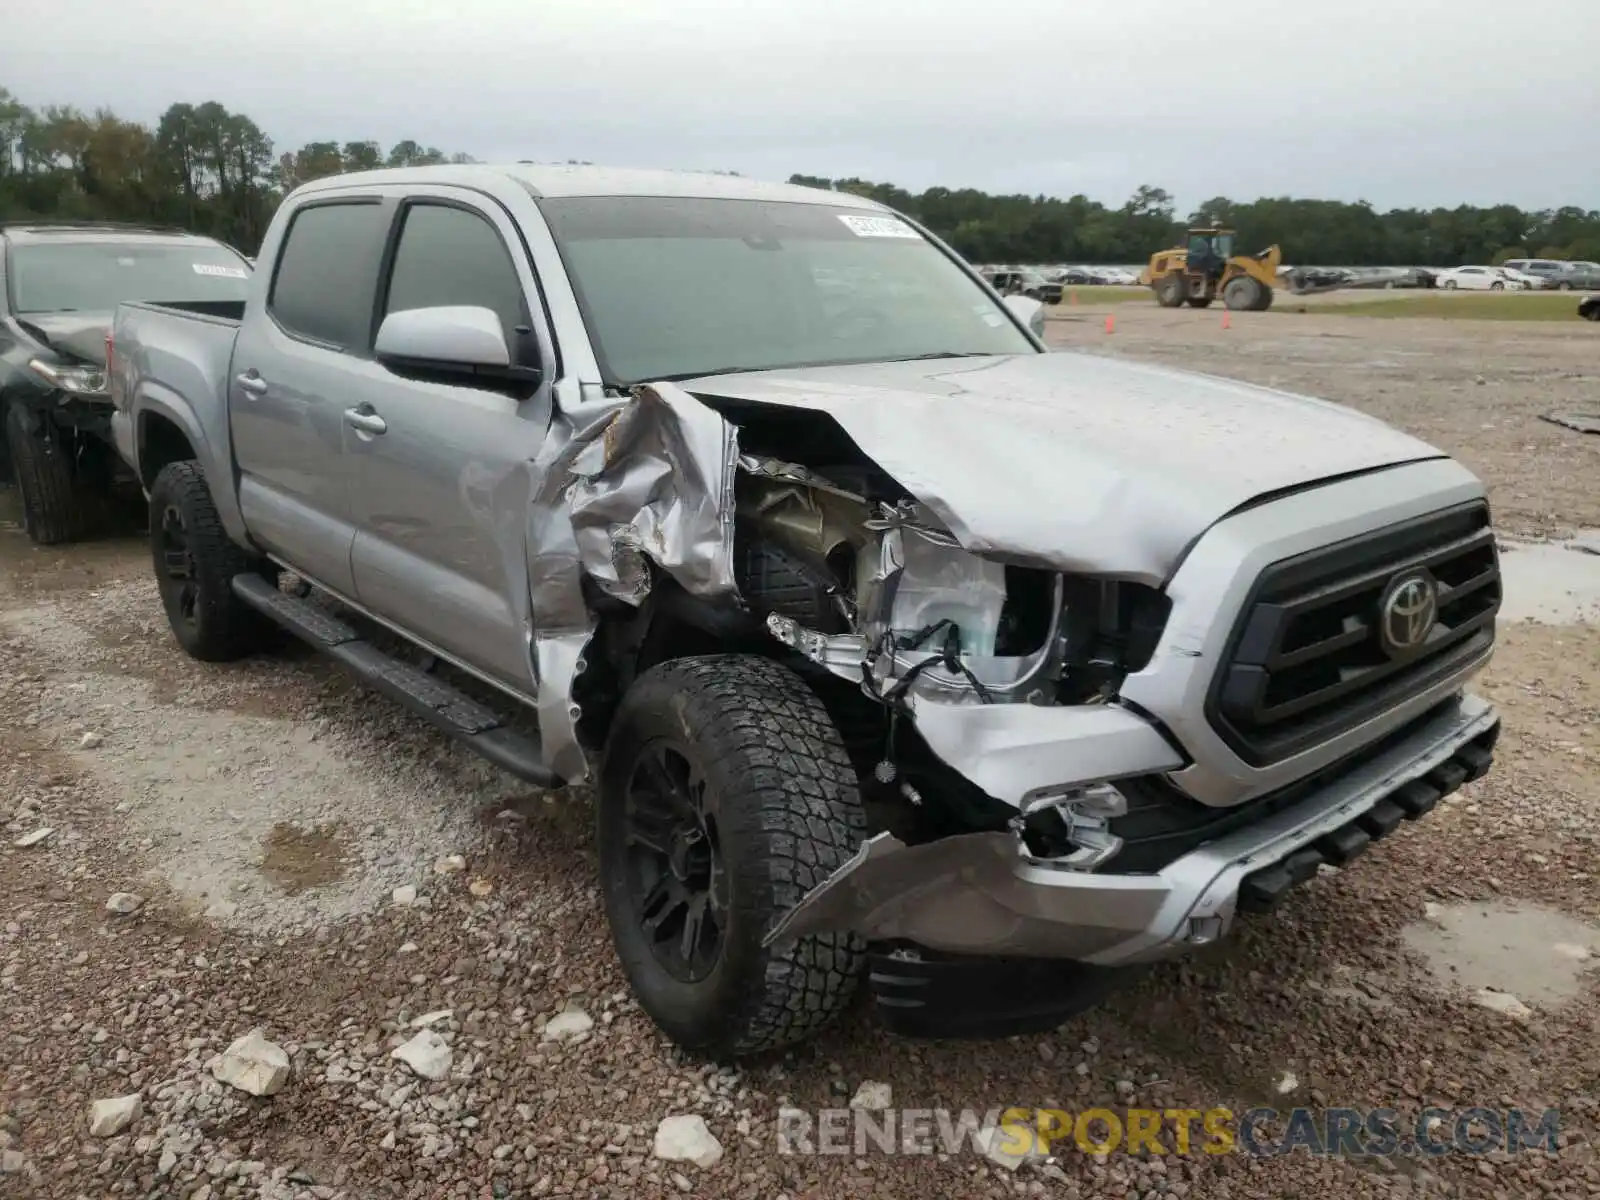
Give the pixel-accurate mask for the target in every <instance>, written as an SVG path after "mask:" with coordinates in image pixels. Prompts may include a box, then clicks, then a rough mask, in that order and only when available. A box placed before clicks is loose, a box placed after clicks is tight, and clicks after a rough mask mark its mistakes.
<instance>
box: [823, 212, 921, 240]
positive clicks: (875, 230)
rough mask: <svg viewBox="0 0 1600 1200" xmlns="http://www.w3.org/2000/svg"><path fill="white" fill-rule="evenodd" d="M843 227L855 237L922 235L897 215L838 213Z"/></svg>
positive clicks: (919, 236) (909, 236)
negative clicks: (867, 215)
mask: <svg viewBox="0 0 1600 1200" xmlns="http://www.w3.org/2000/svg"><path fill="white" fill-rule="evenodd" d="M838 217H839V220H841V221H843V222H844V224H845V228H847V229H848V230H850V232H851V233H853V234H855V235H856V236H857V237H887V238H913V239H920V238H921V237H922V235H921V234H920V233H918V232H917V231H916V230H915V229H913V228H911V226H909V225H907V224H906V223H905V222H904V221H902V220H900V219H899V218H898V217H862V216H858V215H856V214H855V213H839V214H838Z"/></svg>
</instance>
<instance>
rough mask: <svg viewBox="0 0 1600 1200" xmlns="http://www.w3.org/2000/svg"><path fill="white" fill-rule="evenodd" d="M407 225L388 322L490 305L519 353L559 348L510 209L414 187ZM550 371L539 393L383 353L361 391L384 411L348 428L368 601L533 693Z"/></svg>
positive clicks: (401, 229) (384, 294)
mask: <svg viewBox="0 0 1600 1200" xmlns="http://www.w3.org/2000/svg"><path fill="white" fill-rule="evenodd" d="M397 221H398V230H397V236H396V238H395V240H394V243H393V252H392V259H391V264H390V268H389V271H388V275H387V278H386V279H385V280H383V281H381V282H380V285H379V292H378V294H379V297H380V304H379V309H378V314H379V315H378V320H379V321H380V322H381V321H382V318H383V317H384V316H386V315H388V314H389V313H393V312H399V311H402V310H406V309H414V308H430V307H434V306H442V305H476V306H481V307H485V308H489V309H492V310H493V311H494V312H496V313H498V314H499V315H500V317H501V322H502V326H503V329H504V332H505V335H506V343H507V346H508V347H510V348H511V350H512V354H513V356H514V357H519V358H522V359H526V358H527V357H528V356H530V355H531V356H533V357H534V358H535V360H536V361H535V363H528V364H526V365H536V364H537V357H538V354H539V349H538V347H539V346H541V345H543V346H546V347H548V345H549V342H548V339H547V337H544V336H542V333H543V330H542V326H541V327H539V328H537V329H536V318H535V316H534V308H535V306H533V305H530V304H529V303H528V302H527V297H528V296H530V295H537V292H536V290H535V289H534V286H533V274H532V269H531V266H530V264H529V263H528V261H527V255H526V253H525V252H524V251H523V250H522V248H521V240H520V238H519V237H518V236H517V232H516V229H515V227H514V226H513V225H512V224H511V222H510V219H509V218H508V217H507V216H506V215H505V214H504V213H503V212H501V211H500V210H499V209H498V207H497V206H495V205H494V204H493V202H492V201H488V200H484V199H481V198H479V197H477V196H476V195H475V194H474V193H470V192H462V193H460V194H459V195H456V194H452V193H441V194H437V195H436V194H429V195H413V196H409V197H407V198H406V200H405V201H404V202H403V203H402V205H401V208H400V212H399V214H398V217H397ZM513 247H515V249H513ZM550 361H553V360H550ZM550 374H551V372H550V371H549V370H546V371H545V381H544V382H543V383H541V384H540V386H539V387H538V389H537V390H536V391H535V392H533V393H532V394H531V395H530V394H528V393H527V390H526V388H525V386H524V387H523V388H521V389H518V388H517V387H516V386H514V385H510V384H506V383H495V382H492V381H484V382H483V383H482V384H466V383H455V382H450V381H442V380H440V379H439V378H437V377H434V378H416V377H410V376H407V375H402V374H397V373H395V372H393V371H391V370H389V369H388V368H386V367H384V366H383V365H381V364H379V363H377V362H373V363H371V364H370V365H369V371H368V374H367V376H366V377H365V378H364V379H363V381H362V386H361V387H360V389H359V392H352V393H351V394H350V395H349V396H348V397H347V398H346V403H347V404H351V405H356V406H358V408H359V409H360V411H361V412H362V413H363V414H369V415H370V416H371V417H376V418H377V421H376V422H373V421H371V420H365V421H360V422H355V423H351V424H348V425H347V428H346V437H347V439H348V440H347V443H346V444H347V447H348V449H349V452H350V454H351V457H352V461H353V462H354V463H355V471H354V475H353V479H354V486H353V493H352V496H353V511H354V517H355V523H356V539H355V549H354V553H353V556H352V557H353V562H354V568H355V577H356V596H357V599H358V600H359V601H360V602H361V604H362V605H363V606H364V607H366V608H368V609H370V610H371V611H372V612H373V613H374V614H375V615H377V616H379V617H382V618H385V619H387V620H390V621H392V622H394V623H396V624H398V625H400V626H402V627H403V628H405V629H407V630H409V631H411V632H413V633H415V634H417V635H418V636H419V637H421V638H424V639H426V640H427V641H429V642H431V643H432V644H433V645H434V646H435V647H437V648H438V649H440V650H442V651H444V652H445V653H447V654H449V655H452V656H453V657H455V658H457V659H459V660H460V661H461V662H463V663H465V664H466V665H468V666H470V667H473V668H476V669H477V670H479V671H481V672H483V673H485V674H488V675H491V676H493V677H494V678H496V679H499V680H501V681H503V682H505V683H507V684H510V685H512V686H513V687H516V688H518V689H519V690H522V691H526V692H530V693H531V692H533V691H534V690H536V689H535V684H534V679H533V671H532V667H531V659H530V656H529V653H528V645H529V637H530V632H531V628H532V624H531V619H530V615H529V603H528V600H529V598H528V574H527V530H528V518H529V511H530V505H531V503H532V498H533V492H534V491H535V489H536V488H537V486H538V482H537V477H536V475H535V472H534V462H535V460H536V459H537V457H538V454H539V449H540V447H541V446H542V445H543V443H544V439H545V435H546V433H547V432H548V430H549V426H550V413H551V408H550V406H551V388H550V383H549V376H550ZM363 425H365V426H367V428H363V427H362V426H363ZM378 425H381V426H382V430H381V432H374V431H373V429H374V428H375V427H376V426H378Z"/></svg>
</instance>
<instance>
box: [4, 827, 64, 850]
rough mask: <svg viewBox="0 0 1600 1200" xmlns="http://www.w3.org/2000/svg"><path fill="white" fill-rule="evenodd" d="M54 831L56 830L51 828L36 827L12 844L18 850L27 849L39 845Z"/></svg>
mask: <svg viewBox="0 0 1600 1200" xmlns="http://www.w3.org/2000/svg"><path fill="white" fill-rule="evenodd" d="M54 832H55V830H54V829H50V828H45V829H35V830H34V831H33V832H32V833H25V834H23V835H22V836H21V837H19V838H18V839H17V840H16V841H14V842H12V843H11V844H12V845H13V846H15V847H16V848H17V849H18V850H26V849H27V848H28V847H29V846H37V845H38V844H39V843H40V842H42V841H44V840H45V838H47V837H49V836H50V835H51V834H52V833H54Z"/></svg>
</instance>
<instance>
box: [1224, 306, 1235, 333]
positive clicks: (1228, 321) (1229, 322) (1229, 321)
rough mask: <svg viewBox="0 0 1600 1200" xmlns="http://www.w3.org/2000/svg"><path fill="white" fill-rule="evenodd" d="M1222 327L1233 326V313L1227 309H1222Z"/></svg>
mask: <svg viewBox="0 0 1600 1200" xmlns="http://www.w3.org/2000/svg"><path fill="white" fill-rule="evenodd" d="M1222 327H1223V328H1224V329H1232V328H1233V314H1232V313H1231V312H1229V311H1228V310H1227V309H1223V310H1222Z"/></svg>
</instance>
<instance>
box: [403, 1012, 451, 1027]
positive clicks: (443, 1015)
mask: <svg viewBox="0 0 1600 1200" xmlns="http://www.w3.org/2000/svg"><path fill="white" fill-rule="evenodd" d="M455 1015H456V1010H455V1009H453V1008H436V1009H434V1010H433V1011H432V1012H425V1013H423V1014H422V1015H421V1016H420V1017H412V1018H411V1028H413V1029H426V1028H427V1027H428V1026H429V1025H437V1024H438V1023H439V1022H440V1021H448V1020H449V1019H450V1018H451V1017H453V1016H455Z"/></svg>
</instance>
